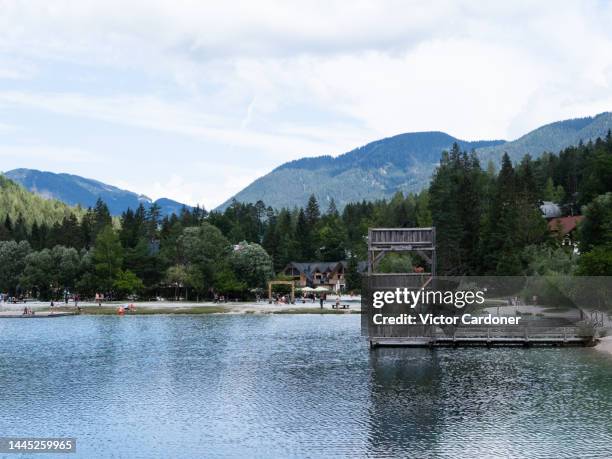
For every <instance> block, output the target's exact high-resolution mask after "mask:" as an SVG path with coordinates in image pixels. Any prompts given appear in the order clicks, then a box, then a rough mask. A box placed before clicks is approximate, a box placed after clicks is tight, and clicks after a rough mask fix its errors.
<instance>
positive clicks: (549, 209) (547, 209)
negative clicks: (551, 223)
mask: <svg viewBox="0 0 612 459" xmlns="http://www.w3.org/2000/svg"><path fill="white" fill-rule="evenodd" d="M540 210H541V211H542V214H543V215H544V218H557V217H560V216H561V208H560V207H559V204H556V203H554V202H552V201H542V205H541V206H540Z"/></svg>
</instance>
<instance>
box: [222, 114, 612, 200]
mask: <svg viewBox="0 0 612 459" xmlns="http://www.w3.org/2000/svg"><path fill="white" fill-rule="evenodd" d="M610 129H612V113H610V112H603V113H600V114H597V115H595V116H590V117H582V118H573V119H568V120H561V121H555V122H553V123H548V124H545V125H542V126H540V127H538V128H536V129H533V130H532V131H529V132H528V133H526V134H524V135H522V136H520V137H518V138H517V139H515V140H511V141H505V140H474V141H465V140H461V139H459V138H456V137H453V136H451V135H449V134H447V133H444V132H441V131H424V132H412V133H403V134H398V135H395V136H391V137H387V138H384V139H379V140H375V141H373V142H370V143H368V144H366V145H363V146H361V147H358V148H355V149H353V150H351V151H348V152H346V153H343V154H341V155H338V156H335V157H334V156H331V155H323V156H316V157H305V158H300V159H296V160H292V161H288V162H286V163H284V164H281V165H280V166H278V167H276V168H275V169H273V170H272V171H271V172H269V173H268V174H266V175H264V176H262V177H259V178H257V179H256V180H254V181H253V182H252V183H251V184H249V185H248V186H247V187H245V188H244V189H243V190H241V191H240V192H238V193H237V194H235V195H234V196H233V197H232V198H230V199H228V200H227V201H225V202H224V203H223V204H221V205H220V206H218V207H217V209H216V210H223V209H225V208H226V207H228V206H229V205H230V204H231V202H232V201H233V200H234V199H235V200H236V201H239V202H252V203H254V202H257V201H258V200H261V201H263V202H264V203H265V204H266V205H269V206H271V207H273V208H281V207H294V206H295V205H303V204H304V203H305V202H306V200H307V199H308V197H309V196H310V195H311V194H314V195H315V196H316V197H317V199H318V201H319V202H320V203H326V202H327V203H329V202H330V201H331V199H332V198H333V199H334V200H335V202H336V205H337V206H338V208H342V207H344V205H346V204H347V203H348V202H356V201H361V200H363V199H365V200H376V199H382V198H389V197H391V196H392V195H393V194H394V193H396V192H397V191H402V192H417V191H420V190H421V189H423V188H425V187H426V186H427V184H428V183H429V180H430V178H431V175H432V173H433V172H434V170H435V167H436V166H437V164H438V163H439V160H440V156H441V153H442V152H443V151H444V150H448V149H449V148H450V147H451V146H452V144H453V143H454V142H457V143H458V144H459V146H460V148H461V149H462V150H468V151H471V150H472V149H473V150H475V151H476V153H477V155H478V157H479V159H480V160H481V162H482V163H483V167H486V163H487V162H488V161H489V160H491V161H493V162H494V163H496V164H499V162H500V161H501V157H502V155H503V153H504V152H507V153H508V154H509V156H510V158H511V159H512V160H513V161H515V162H518V161H520V160H521V159H522V157H523V156H524V155H525V154H530V155H531V156H532V157H534V158H536V157H538V156H540V155H541V154H543V153H545V152H553V153H556V152H558V151H560V150H562V149H564V148H567V147H569V146H572V145H577V144H578V143H579V142H580V141H583V142H588V141H589V140H594V139H595V138H597V137H603V136H605V134H606V133H607V131H608V130H610Z"/></svg>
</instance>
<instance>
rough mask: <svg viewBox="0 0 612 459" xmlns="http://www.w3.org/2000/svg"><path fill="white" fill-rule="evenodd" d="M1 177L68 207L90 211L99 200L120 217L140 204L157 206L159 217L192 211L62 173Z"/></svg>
mask: <svg viewBox="0 0 612 459" xmlns="http://www.w3.org/2000/svg"><path fill="white" fill-rule="evenodd" d="M4 175H5V176H6V177H8V178H9V179H11V180H13V181H14V182H17V183H19V184H20V185H21V186H23V187H24V188H26V189H27V190H29V191H31V192H33V193H35V194H37V195H39V196H42V197H44V198H46V199H58V200H60V201H62V202H64V203H66V204H68V205H71V206H76V205H80V206H81V207H84V208H87V207H93V206H94V205H95V203H96V201H97V199H98V198H100V199H102V200H103V201H104V202H105V203H106V205H107V206H108V209H109V211H110V213H111V215H120V214H121V213H122V212H124V211H126V210H127V209H128V208H132V209H135V208H137V207H138V205H139V204H143V205H144V206H145V208H149V207H151V205H153V204H158V205H159V206H160V208H161V213H162V215H170V214H172V213H176V214H178V213H179V212H180V210H181V209H182V207H183V206H185V207H187V208H191V206H188V205H185V204H182V203H180V202H177V201H174V200H172V199H168V198H160V199H157V200H155V201H154V200H152V199H151V198H149V197H148V196H146V195H143V194H138V193H135V192H133V191H128V190H124V189H121V188H119V187H116V186H114V185H109V184H107V183H104V182H101V181H99V180H96V179H91V178H86V177H82V176H80V175H76V174H68V173H65V172H61V173H56V172H49V171H41V170H38V169H26V168H18V169H13V170H10V171H8V172H5V173H4Z"/></svg>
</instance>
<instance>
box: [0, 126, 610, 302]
mask: <svg viewBox="0 0 612 459" xmlns="http://www.w3.org/2000/svg"><path fill="white" fill-rule="evenodd" d="M0 180H1V181H0V184H1V185H2V187H1V189H2V194H1V195H0V197H1V199H0V218H1V217H2V216H3V215H4V220H0V290H2V291H5V292H10V293H12V294H16V293H19V292H21V293H26V292H29V293H31V294H33V295H35V296H39V297H41V298H50V297H53V296H61V295H62V293H63V292H64V291H70V292H79V293H80V294H81V295H83V296H91V295H93V294H95V293H96V292H103V293H107V294H112V295H113V296H115V297H124V296H127V295H131V294H139V295H142V296H144V297H154V296H159V295H162V296H166V297H183V298H190V299H202V298H206V297H210V296H212V295H215V294H224V295H232V296H235V297H244V296H247V295H250V294H251V292H252V291H253V289H256V288H263V287H264V286H265V284H266V282H267V281H268V280H269V279H271V278H272V277H274V276H275V273H279V272H280V271H281V270H282V269H283V267H284V266H285V265H286V264H287V263H288V262H290V261H315V260H317V261H339V260H348V261H349V264H348V266H349V269H348V271H349V272H348V273H347V283H348V284H349V285H348V286H349V288H358V286H359V275H358V273H357V266H358V261H360V260H364V259H365V257H366V248H367V241H366V235H367V229H368V228H369V227H417V226H420V227H427V226H432V225H433V226H435V227H436V231H437V249H438V266H439V274H447V275H461V274H471V275H484V274H487V275H489V274H495V275H522V274H551V273H559V274H577V275H612V136H611V135H610V134H608V135H607V136H606V138H604V139H597V140H596V141H594V142H589V143H587V144H580V145H577V146H575V147H571V148H567V149H565V150H563V151H561V152H559V153H558V154H552V153H546V154H544V155H542V156H541V157H539V158H538V159H535V160H534V159H532V158H531V157H529V156H525V157H524V158H523V160H522V161H521V162H520V163H518V164H513V163H512V162H511V161H510V159H509V157H508V156H507V155H505V156H504V157H503V159H502V162H501V165H500V166H499V167H496V166H495V165H493V164H492V163H489V164H487V166H486V168H483V167H482V165H481V164H480V161H479V159H478V157H477V156H476V155H475V154H474V153H473V152H471V153H470V152H465V151H460V149H459V147H458V146H457V145H454V146H453V147H452V148H451V149H450V150H449V151H448V152H443V154H442V157H441V161H440V164H439V167H438V168H437V170H436V171H435V173H434V174H433V176H432V179H431V183H430V186H429V187H428V189H426V190H423V191H422V192H420V193H411V194H407V195H404V194H402V193H397V194H396V195H395V196H394V197H393V198H392V199H389V200H379V201H373V202H366V201H363V202H358V203H351V204H348V205H347V206H346V207H345V208H344V209H342V211H339V210H338V209H337V207H336V205H335V202H334V199H333V197H330V199H329V201H328V202H325V203H319V202H317V200H316V199H315V198H314V196H311V198H310V199H309V200H308V202H307V203H305V205H304V206H303V207H297V206H296V207H294V208H291V209H288V208H283V209H272V208H271V207H267V206H266V205H265V204H264V203H263V202H261V201H259V202H257V203H255V204H250V203H249V204H245V203H239V202H233V203H232V204H231V205H230V206H229V207H228V208H226V209H225V210H224V211H213V212H206V211H205V210H204V209H201V208H199V207H196V208H194V209H187V208H184V209H183V210H182V211H181V212H180V214H179V215H175V214H173V215H171V216H166V217H163V218H162V217H161V216H160V209H159V208H158V207H157V206H155V205H153V206H151V207H150V208H149V209H145V208H144V207H143V206H140V207H138V208H137V209H128V210H127V211H126V212H124V213H123V215H121V217H120V218H118V219H113V218H111V215H110V214H109V212H108V208H107V207H106V205H105V204H104V203H103V202H102V201H98V203H97V204H96V206H94V207H93V208H90V209H87V210H86V211H84V210H81V209H71V208H70V207H68V206H63V205H59V204H58V203H57V202H53V201H45V200H41V198H37V197H36V196H34V195H32V194H31V193H28V192H27V191H25V190H24V189H22V188H21V187H19V186H18V185H15V184H14V183H12V182H10V181H9V180H8V179H6V178H3V177H0ZM20 200H22V202H21V204H20V203H19V202H20ZM549 200H550V201H555V202H558V203H559V204H560V205H561V207H562V208H563V209H564V211H565V213H566V214H568V215H583V216H584V220H583V221H582V223H581V224H580V225H579V230H578V235H577V237H578V248H579V249H580V254H576V253H575V251H574V250H573V247H571V246H570V247H568V246H565V245H562V243H561V240H560V239H558V238H556V237H555V236H554V234H553V233H551V232H550V231H549V229H548V226H547V223H546V220H545V219H544V218H543V217H542V214H541V212H540V209H539V206H540V204H541V202H542V201H549ZM45 203H46V204H45ZM46 206H48V207H46ZM52 209H56V210H55V211H54V212H52V211H51V210H52ZM2 222H3V223H2ZM422 263H423V262H422V260H419V259H418V257H414V258H408V257H397V256H396V257H389V258H388V259H386V260H385V262H384V263H383V265H382V266H381V269H383V270H389V271H400V270H410V269H412V268H413V267H414V266H419V265H421V264H422Z"/></svg>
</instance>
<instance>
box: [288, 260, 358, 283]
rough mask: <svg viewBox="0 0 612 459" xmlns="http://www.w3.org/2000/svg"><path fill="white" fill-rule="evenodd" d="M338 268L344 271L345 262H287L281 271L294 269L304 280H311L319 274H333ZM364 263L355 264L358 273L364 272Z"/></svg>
mask: <svg viewBox="0 0 612 459" xmlns="http://www.w3.org/2000/svg"><path fill="white" fill-rule="evenodd" d="M340 267H342V268H344V269H346V268H347V267H348V262H347V261H344V260H343V261H306V262H297V261H292V262H289V264H288V265H287V266H285V269H283V271H287V270H288V269H290V268H294V269H296V270H297V271H298V272H299V273H300V274H304V275H305V276H306V278H308V279H312V276H313V275H314V274H315V273H317V272H319V273H333V272H336V271H338V270H339V269H340ZM365 268H366V263H365V262H363V261H361V262H359V263H358V264H357V270H358V271H359V272H363V271H365Z"/></svg>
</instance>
